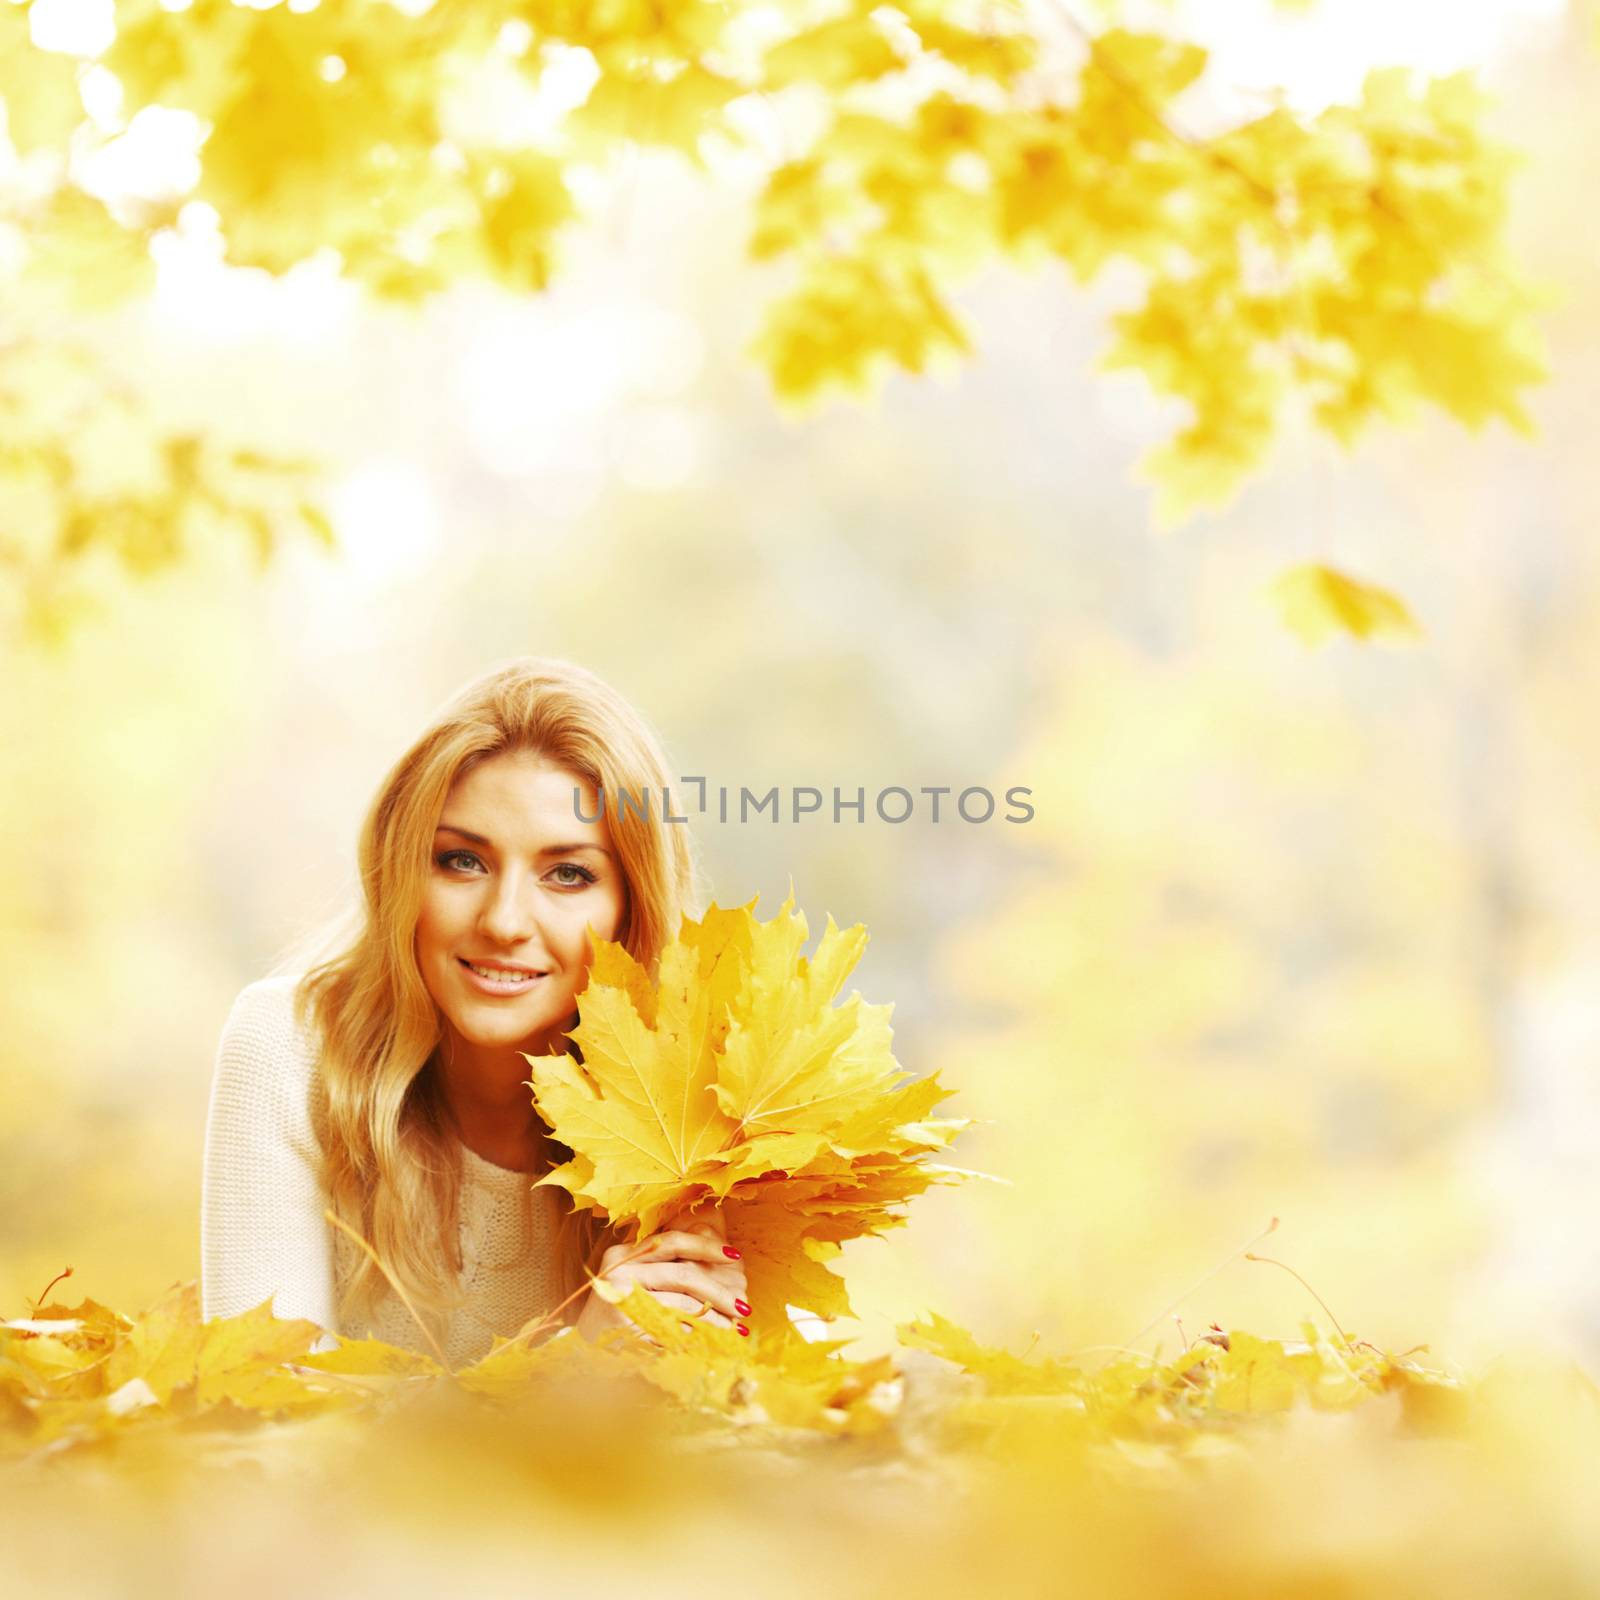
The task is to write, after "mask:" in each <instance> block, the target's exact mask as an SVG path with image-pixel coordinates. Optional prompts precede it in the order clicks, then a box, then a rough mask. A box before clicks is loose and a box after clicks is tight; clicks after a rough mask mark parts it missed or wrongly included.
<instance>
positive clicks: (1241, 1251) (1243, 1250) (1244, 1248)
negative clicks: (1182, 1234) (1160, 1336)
mask: <svg viewBox="0 0 1600 1600" xmlns="http://www.w3.org/2000/svg"><path fill="white" fill-rule="evenodd" d="M1277 1226H1278V1219H1277V1218H1276V1217H1274V1218H1273V1219H1272V1221H1271V1222H1269V1223H1268V1224H1267V1225H1266V1227H1264V1228H1263V1229H1262V1230H1261V1232H1260V1233H1258V1234H1256V1235H1254V1236H1253V1237H1252V1238H1249V1239H1246V1240H1245V1242H1244V1243H1243V1244H1242V1245H1241V1246H1240V1247H1239V1248H1238V1249H1237V1250H1235V1251H1234V1252H1233V1254H1232V1255H1230V1256H1225V1257H1224V1258H1223V1259H1222V1260H1221V1261H1219V1262H1218V1263H1217V1264H1216V1266H1214V1267H1213V1268H1212V1269H1211V1270H1210V1271H1209V1272H1208V1273H1207V1274H1206V1275H1205V1277H1203V1278H1201V1279H1200V1280H1199V1282H1198V1283H1192V1284H1190V1285H1189V1287H1188V1288H1187V1289H1185V1290H1184V1291H1183V1293H1182V1294H1180V1295H1179V1296H1178V1298H1177V1299H1176V1300H1174V1301H1173V1302H1172V1303H1171V1304H1170V1305H1165V1306H1163V1307H1162V1308H1161V1309H1160V1310H1159V1311H1158V1312H1156V1314H1155V1315H1154V1316H1153V1317H1151V1319H1150V1320H1149V1321H1148V1322H1147V1323H1145V1325H1144V1326H1143V1327H1142V1328H1141V1329H1140V1330H1139V1331H1138V1332H1137V1333H1136V1334H1134V1336H1133V1338H1132V1339H1130V1340H1128V1343H1129V1344H1130V1345H1132V1344H1135V1343H1136V1342H1137V1341H1138V1340H1140V1339H1142V1338H1144V1336H1145V1335H1146V1334H1147V1333H1149V1331H1150V1330H1151V1329H1152V1328H1153V1327H1155V1325H1156V1324H1157V1323H1158V1322H1160V1321H1162V1320H1163V1319H1164V1318H1166V1317H1167V1316H1169V1315H1170V1314H1171V1313H1172V1312H1174V1311H1176V1310H1177V1309H1178V1307H1179V1306H1181V1305H1182V1304H1183V1302H1184V1301H1185V1300H1187V1299H1188V1298H1189V1296H1190V1295H1192V1294H1193V1293H1194V1292H1195V1290H1196V1289H1199V1288H1202V1287H1204V1285H1206V1284H1208V1283H1210V1282H1211V1280H1212V1279H1213V1278H1214V1277H1216V1275H1217V1274H1218V1273H1219V1272H1221V1271H1222V1269H1223V1268H1224V1267H1227V1266H1231V1265H1232V1264H1233V1263H1234V1262H1235V1261H1237V1260H1238V1259H1239V1257H1240V1256H1244V1257H1245V1259H1246V1260H1249V1259H1250V1256H1249V1250H1250V1246H1251V1245H1253V1244H1254V1243H1255V1242H1256V1240H1258V1239H1265V1238H1266V1236H1267V1235H1268V1234H1269V1233H1271V1232H1273V1230H1274V1229H1276V1228H1277Z"/></svg>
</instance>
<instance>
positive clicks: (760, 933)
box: [524, 887, 969, 1342]
mask: <svg viewBox="0 0 1600 1600" xmlns="http://www.w3.org/2000/svg"><path fill="white" fill-rule="evenodd" d="M754 905H755V901H754V900H752V901H751V902H750V903H749V905H746V906H739V907H735V908H733V909H731V910H723V909H720V908H719V907H717V906H716V905H715V904H713V905H712V906H711V908H710V909H709V910H708V911H707V912H706V914H705V916H704V917H703V918H702V919H701V920H699V921H695V920H693V919H692V918H685V919H684V920H683V923H682V926H681V928H680V930H679V932H678V935H677V937H676V938H675V939H674V940H673V941H672V942H671V943H670V944H668V945H667V947H666V949H665V950H664V951H663V952H662V955H661V959H660V965H659V969H658V970H659V982H658V983H656V984H652V983H651V981H650V979H649V977H648V975H647V974H646V973H645V971H644V969H643V968H642V967H641V966H640V965H639V964H638V963H637V962H636V961H635V960H634V959H633V957H632V956H631V955H629V954H628V952H627V951H626V950H625V949H623V947H622V946H621V945H619V944H615V943H612V942H610V941H608V940H595V941H594V958H593V962H592V965H591V967H590V972H589V980H588V985H587V987H586V988H585V989H584V990H583V992H582V993H581V994H580V995H579V997H578V1012H579V1017H580V1021H579V1024H578V1026H577V1028H576V1029H574V1030H573V1035H572V1037H573V1039H574V1040H575V1041H576V1042H577V1044H578V1046H579V1048H580V1049H581V1050H582V1052H583V1059H582V1061H581V1063H580V1062H579V1061H576V1060H574V1059H573V1058H572V1057H571V1056H569V1055H554V1056H525V1058H524V1059H525V1060H526V1061H527V1062H528V1064H529V1067H530V1069H531V1071H532V1074H533V1075H532V1078H531V1079H530V1080H529V1087H530V1088H531V1089H532V1090H533V1091H534V1099H535V1104H536V1106H537V1107H538V1110H539V1113H540V1115H541V1116H542V1117H543V1118H544V1119H545V1121H546V1122H547V1123H548V1124H549V1125H550V1128H551V1130H552V1132H553V1134H554V1136H555V1137H556V1138H557V1139H558V1140H560V1141H561V1142H562V1143H563V1144H565V1145H567V1146H568V1147H569V1148H570V1149H571V1150H572V1152H573V1155H572V1159H571V1160H570V1161H568V1162H566V1163H565V1164H564V1165H562V1166H560V1167H558V1168H556V1169H555V1170H554V1171H553V1172H551V1173H549V1174H547V1175H546V1176H545V1177H544V1178H542V1179H541V1180H540V1182H541V1183H549V1184H555V1185H557V1186H559V1187H561V1188H564V1189H566V1190H568V1191H569V1192H570V1193H571V1195H572V1197H573V1202H574V1204H575V1205H577V1206H578V1207H580V1208H587V1209H590V1210H595V1211H600V1212H603V1213H604V1214H605V1215H606V1216H607V1217H608V1218H609V1219H610V1220H611V1221H612V1222H613V1223H620V1222H629V1221H631V1222H633V1223H634V1224H635V1225H636V1231H637V1233H638V1234H639V1235H640V1236H642V1235H644V1234H648V1233H650V1232H653V1231H654V1230H655V1229H656V1227H657V1226H659V1224H660V1223H661V1222H662V1220H663V1219H664V1218H668V1217H672V1216H675V1215H680V1214H683V1213H692V1212H693V1211H694V1210H695V1208H696V1207H700V1206H708V1205H715V1206H717V1207H719V1209H720V1210H721V1213H722V1216H723V1218H724V1219H725V1221H726V1224H727V1229H728V1237H729V1240H730V1241H731V1242H732V1243H733V1244H734V1245H735V1246H736V1247H737V1248H738V1249H739V1251H740V1252H741V1254H742V1255H743V1257H744V1260H745V1266H746V1273H747V1276H748V1279H749V1285H750V1290H751V1293H750V1299H751V1301H752V1303H753V1304H754V1305H756V1307H757V1308H758V1310H757V1319H758V1320H757V1321H756V1322H755V1323H753V1324H752V1331H753V1332H754V1333H755V1335H756V1336H757V1340H758V1342H760V1340H761V1339H762V1338H763V1336H765V1337H768V1338H773V1339H779V1340H782V1339H784V1338H786V1336H787V1334H788V1331H789V1330H788V1324H787V1321H786V1319H783V1318H782V1317H777V1316H775V1315H774V1313H776V1312H777V1311H778V1310H779V1308H782V1307H784V1306H794V1307H796V1308H799V1309H802V1310H807V1311H811V1312H814V1313H816V1314H817V1315H819V1316H823V1317H832V1316H845V1315H849V1312H850V1306H849V1302H848V1300H847V1298H846V1295H845V1287H844V1281H843V1279H842V1278H840V1277H839V1276H838V1275H837V1274H835V1273H834V1272H831V1271H830V1270H829V1269H828V1267H827V1266H826V1262H827V1261H829V1260H830V1259H831V1258H833V1257H835V1256H837V1255H838V1254H839V1251H840V1249H841V1246H842V1244H843V1242H844V1241H845V1240H847V1239H854V1238H859V1237H861V1236H863V1235H868V1234H875V1233H878V1232H881V1231H882V1230H883V1229H885V1228H889V1227H892V1226H896V1225H898V1224H900V1223H903V1222H904V1220H905V1218H904V1216H903V1214H902V1213H901V1211H900V1210H899V1209H898V1208H899V1207H901V1206H902V1205H903V1204H904V1202H905V1201H907V1200H909V1199H910V1198H911V1197H912V1196H914V1195H917V1194H920V1193H921V1192H922V1191H923V1190H925V1189H927V1188H928V1187H929V1186H930V1185H931V1184H934V1183H947V1182H955V1181H959V1180H960V1179H961V1178H963V1177H965V1176H968V1175H969V1174H967V1173H966V1172H964V1171H963V1170H962V1169H960V1168H956V1167H951V1166H948V1165H946V1164H944V1163H941V1162H935V1161H930V1160H929V1159H928V1157H929V1155H930V1153H931V1152H934V1151H937V1150H940V1149H942V1148H943V1147H944V1146H946V1145H947V1144H949V1142H950V1141H951V1139H953V1138H954V1137H955V1135H956V1134H957V1133H959V1132H960V1131H961V1129H963V1128H964V1127H966V1126H967V1125H968V1123H967V1119H965V1118H958V1117H932V1116H930V1114H929V1113H930V1112H931V1111H932V1110H933V1109H934V1107H935V1106H936V1105H938V1103H939V1102H940V1101H941V1100H944V1099H946V1098H947V1097H948V1096H949V1095H951V1094H952V1093H954V1091H953V1090H950V1089H943V1088H941V1087H940V1086H939V1084H938V1082H937V1075H936V1074H934V1075H930V1076H928V1077H923V1078H918V1077H915V1076H913V1075H911V1074H909V1073H907V1072H906V1070H905V1069H904V1068H903V1067H901V1066H900V1064H899V1063H898V1062H897V1061H896V1060H895V1058H894V1056H893V1055H892V1054H891V1052H890V1048H889V1046H890V1028H889V1012H890V1010H891V1007H889V1006H888V1005H878V1006H873V1005H867V1004H866V1003H865V1002H864V1001H863V1000H862V999H861V996H860V994H859V993H852V994H851V996H850V998H849V999H848V1000H847V1001H846V1002H845V1003H844V1004H843V1005H839V1006H835V1005H834V999H835V996H836V995H837V994H838V992H839V988H840V986H841V984H843V982H844V980H845V979H846V978H847V977H848V976H849V975H850V973H851V971H852V970H853V969H854V967H855V965H856V963H857V962H858V961H859V960H860V958H861V953H862V951H863V950H864V949H865V947H866V942H867V932H866V929H865V928H864V927H862V926H860V925H859V924H858V925H856V926H855V927H852V928H849V929H846V930H842V931H841V930H840V929H839V928H838V927H837V926H836V925H835V923H834V920H833V918H832V917H831V916H830V917H829V918H828V923H827V927H826V929H825V930H824V932H823V934H822V937H821V938H820V939H819V940H818V943H817V949H816V953H815V954H814V955H813V956H811V957H810V958H809V959H808V958H807V957H805V956H803V955H802V954H801V953H800V947H801V946H802V945H803V944H804V943H805V941H806V935H807V929H806V919H805V916H804V915H803V914H802V913H800V912H798V911H794V910H793V906H794V893H793V889H792V887H791V890H790V894H789V898H788V899H787V900H785V901H784V904H783V907H782V909H781V910H780V912H779V913H778V915H777V916H776V917H774V918H773V919H772V920H771V921H768V922H761V921H758V920H757V919H756V917H755V916H754V914H753V910H752V908H753V907H754ZM762 1308H765V1309H766V1313H767V1314H766V1315H765V1317H763V1316H762Z"/></svg>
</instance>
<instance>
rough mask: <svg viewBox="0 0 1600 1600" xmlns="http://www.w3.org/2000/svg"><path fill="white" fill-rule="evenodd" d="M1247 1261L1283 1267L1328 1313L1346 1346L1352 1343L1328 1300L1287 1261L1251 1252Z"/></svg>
mask: <svg viewBox="0 0 1600 1600" xmlns="http://www.w3.org/2000/svg"><path fill="white" fill-rule="evenodd" d="M1245 1260H1246V1261H1264V1262H1265V1263H1266V1264H1267V1265H1268V1266H1269V1267H1282V1268H1283V1270H1284V1271H1285V1272H1287V1273H1288V1274H1289V1276H1290V1277H1291V1278H1293V1279H1294V1280H1295V1282H1296V1283H1298V1284H1299V1285H1300V1287H1301V1288H1302V1289H1304V1290H1305V1291H1306V1293H1307V1294H1309V1295H1310V1296H1311V1298H1312V1299H1313V1300H1315V1301H1316V1302H1317V1304H1318V1305H1319V1306H1321V1307H1322V1309H1323V1310H1324V1311H1327V1312H1328V1321H1329V1322H1331V1323H1332V1324H1333V1325H1334V1327H1335V1328H1336V1329H1337V1330H1338V1334H1339V1337H1340V1338H1341V1339H1343V1340H1344V1342H1345V1343H1346V1344H1349V1343H1350V1335H1349V1334H1348V1333H1346V1332H1345V1331H1344V1329H1343V1328H1340V1327H1339V1319H1338V1318H1337V1317H1336V1316H1334V1314H1333V1312H1332V1311H1331V1310H1329V1308H1328V1302H1327V1301H1326V1300H1324V1299H1323V1298H1322V1296H1321V1295H1320V1294H1318V1293H1317V1291H1316V1290H1315V1289H1313V1288H1312V1287H1311V1285H1310V1284H1309V1283H1307V1282H1306V1280H1305V1279H1304V1278H1302V1277H1301V1276H1300V1274H1299V1273H1298V1272H1296V1271H1295V1270H1294V1268H1293V1267H1291V1266H1290V1265H1289V1263H1288V1262H1287V1261H1279V1260H1277V1259H1276V1258H1274V1257H1272V1256H1253V1255H1251V1254H1250V1253H1249V1251H1246V1252H1245Z"/></svg>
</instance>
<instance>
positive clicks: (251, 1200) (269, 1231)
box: [200, 977, 336, 1349]
mask: <svg viewBox="0 0 1600 1600" xmlns="http://www.w3.org/2000/svg"><path fill="white" fill-rule="evenodd" d="M294 983H295V979H294V978H292V977H278V978H264V979H261V980H260V981H258V982H256V983H252V984H248V985H246V987H245V988H244V990H243V991H242V992H241V993H240V995H239V997H238V999H236V1000H235V1001H234V1004H233V1009H232V1010H231V1011H230V1012H229V1013H228V1019H227V1021H226V1022H225V1023H224V1024H223V1029H222V1038H221V1040H220V1042H219V1044H218V1046H217V1057H216V1067H215V1071H214V1073H213V1076H212V1080H211V1100H210V1107H209V1110H208V1112H207V1116H206V1139H205V1161H204V1176H203V1179H202V1185H201V1196H200V1314H201V1317H202V1319H203V1320H205V1321H209V1320H210V1319H211V1318H213V1317H229V1316H236V1315H237V1314H238V1313H240V1312H242V1311H248V1310H250V1309H251V1308H252V1307H253V1306H258V1305H260V1304H261V1302H262V1301H263V1300H265V1299H267V1298H268V1296H271V1297H272V1312H273V1315H274V1316H277V1317H283V1318H290V1317H305V1318H307V1319H309V1320H310V1321H312V1322H315V1323H317V1324H319V1325H320V1326H321V1327H322V1328H323V1329H325V1330H329V1331H336V1330H335V1321H334V1319H335V1311H334V1262H333V1242H332V1238H331V1235H330V1233H329V1228H328V1224H327V1221H326V1219H325V1218H324V1217H323V1214H322V1213H323V1207H324V1205H325V1204H326V1201H325V1199H324V1196H323V1194H322V1187H321V1184H320V1183H319V1181H318V1178H317V1161H318V1156H319V1151H318V1147H317V1142H316V1135H315V1133H314V1132H313V1129H312V1125H311V1109H310V1105H309V1102H308V1094H309V1090H310V1085H311V1074H312V1071H313V1069H314V1067H315V1064H316V1049H315V1047H314V1045H312V1044H311V1042H310V1041H309V1040H308V1039H307V1037H306V1035H305V1034H304V1033H303V1032H302V1030H301V1029H299V1028H298V1027H297V1026H296V1024H295V1019H294V1011H293V998H294ZM333 1342H334V1341H333V1340H332V1339H331V1338H329V1337H327V1336H326V1335H325V1336H324V1337H323V1338H322V1339H320V1340H319V1341H318V1342H317V1345H316V1348H318V1349H325V1348H329V1347H331V1345H332V1344H333Z"/></svg>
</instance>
